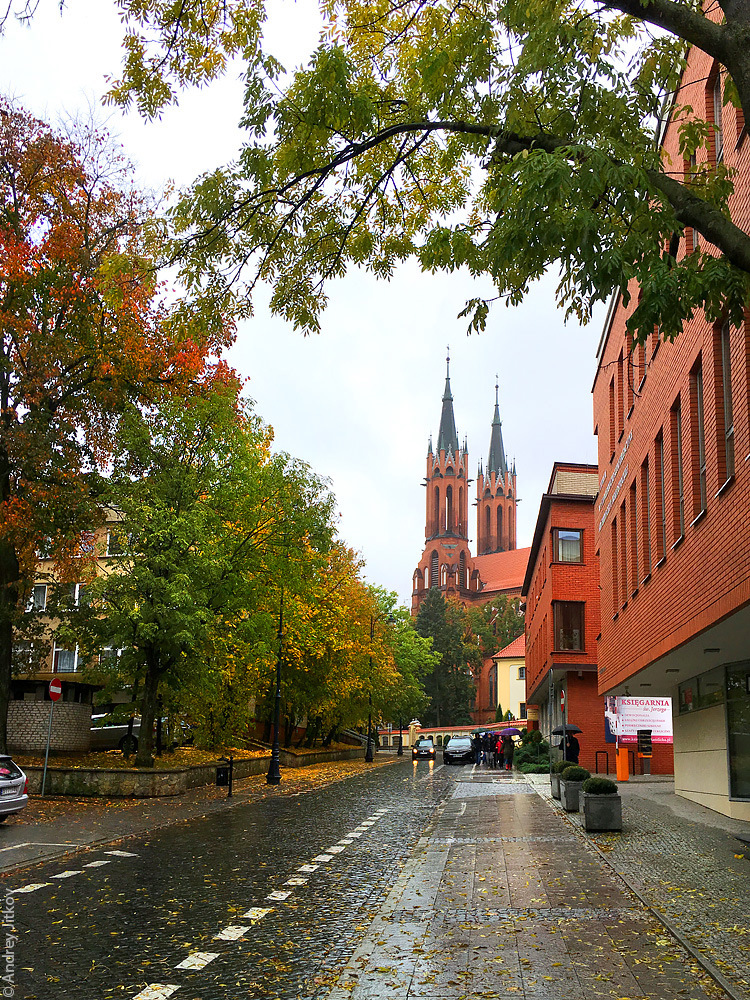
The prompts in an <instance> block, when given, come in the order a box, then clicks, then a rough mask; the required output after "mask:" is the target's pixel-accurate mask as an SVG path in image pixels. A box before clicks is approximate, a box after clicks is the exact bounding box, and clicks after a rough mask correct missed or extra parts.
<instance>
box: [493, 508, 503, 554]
mask: <svg viewBox="0 0 750 1000" xmlns="http://www.w3.org/2000/svg"><path fill="white" fill-rule="evenodd" d="M495 548H496V549H497V550H498V552H502V549H503V508H502V507H500V506H499V505H498V508H497V545H496V546H495Z"/></svg>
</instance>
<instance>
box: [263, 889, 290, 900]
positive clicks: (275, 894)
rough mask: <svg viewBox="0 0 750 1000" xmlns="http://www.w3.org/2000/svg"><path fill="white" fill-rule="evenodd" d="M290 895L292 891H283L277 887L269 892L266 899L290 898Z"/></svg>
mask: <svg viewBox="0 0 750 1000" xmlns="http://www.w3.org/2000/svg"><path fill="white" fill-rule="evenodd" d="M290 896H291V892H282V891H281V890H280V889H276V890H275V891H274V892H269V893H268V895H267V896H266V899H276V900H279V901H281V900H283V899H289V897H290Z"/></svg>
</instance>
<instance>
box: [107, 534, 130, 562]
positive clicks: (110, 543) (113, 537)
mask: <svg viewBox="0 0 750 1000" xmlns="http://www.w3.org/2000/svg"><path fill="white" fill-rule="evenodd" d="M129 543H130V539H129V538H128V537H127V535H126V533H125V531H123V529H122V528H110V529H109V531H108V532H107V555H108V556H123V555H125V553H126V552H127V551H128V549H129V547H130V544H129Z"/></svg>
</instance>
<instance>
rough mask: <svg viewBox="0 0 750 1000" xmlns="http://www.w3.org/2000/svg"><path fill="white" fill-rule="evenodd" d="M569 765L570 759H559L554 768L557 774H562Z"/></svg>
mask: <svg viewBox="0 0 750 1000" xmlns="http://www.w3.org/2000/svg"><path fill="white" fill-rule="evenodd" d="M568 767H570V761H569V760H557V761H555V763H554V764H553V765H552V770H553V771H554V773H555V774H562V773H563V771H564V770H565V769H566V768H568Z"/></svg>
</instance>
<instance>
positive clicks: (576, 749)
mask: <svg viewBox="0 0 750 1000" xmlns="http://www.w3.org/2000/svg"><path fill="white" fill-rule="evenodd" d="M580 752H581V744H580V743H579V742H578V740H577V739H576V738H575V733H566V734H565V753H564V757H565V760H569V761H570V762H571V764H577V763H578V755H579V754H580Z"/></svg>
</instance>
